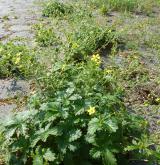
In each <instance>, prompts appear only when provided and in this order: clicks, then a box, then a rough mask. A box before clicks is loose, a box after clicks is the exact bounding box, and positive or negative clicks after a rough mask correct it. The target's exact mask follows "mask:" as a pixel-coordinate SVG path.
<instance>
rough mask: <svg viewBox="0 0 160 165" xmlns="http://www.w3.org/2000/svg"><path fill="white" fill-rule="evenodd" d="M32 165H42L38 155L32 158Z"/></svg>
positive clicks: (41, 159) (41, 158) (40, 157)
mask: <svg viewBox="0 0 160 165" xmlns="http://www.w3.org/2000/svg"><path fill="white" fill-rule="evenodd" d="M33 165H44V164H43V157H42V156H41V155H39V154H36V155H35V156H34V157H33Z"/></svg>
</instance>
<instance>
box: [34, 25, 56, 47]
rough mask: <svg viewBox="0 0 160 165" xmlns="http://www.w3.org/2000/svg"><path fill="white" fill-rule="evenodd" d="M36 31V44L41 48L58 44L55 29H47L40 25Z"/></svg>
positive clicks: (36, 27)
mask: <svg viewBox="0 0 160 165" xmlns="http://www.w3.org/2000/svg"><path fill="white" fill-rule="evenodd" d="M35 29H36V34H35V38H36V42H37V43H38V44H39V45H40V46H41V47H46V46H53V45H54V44H55V43H56V41H57V40H56V35H55V33H54V30H53V28H51V27H45V26H44V25H42V24H38V25H37V26H35Z"/></svg>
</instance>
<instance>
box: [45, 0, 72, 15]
mask: <svg viewBox="0 0 160 165" xmlns="http://www.w3.org/2000/svg"><path fill="white" fill-rule="evenodd" d="M72 12H73V10H72V7H71V6H70V5H66V4H64V3H62V2H58V1H50V2H49V3H47V4H46V5H45V7H44V9H43V16H45V17H50V16H52V17H59V18H60V17H62V16H65V15H67V14H70V13H72Z"/></svg>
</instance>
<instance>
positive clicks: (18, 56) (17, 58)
mask: <svg viewBox="0 0 160 165" xmlns="http://www.w3.org/2000/svg"><path fill="white" fill-rule="evenodd" d="M20 56H21V53H17V54H16V59H15V64H18V63H19V62H20V60H21V57H20Z"/></svg>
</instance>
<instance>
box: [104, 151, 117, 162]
mask: <svg viewBox="0 0 160 165" xmlns="http://www.w3.org/2000/svg"><path fill="white" fill-rule="evenodd" d="M103 164H104V165H117V160H116V158H115V156H114V154H113V153H112V152H111V151H109V150H108V149H106V151H105V152H104V153H103Z"/></svg>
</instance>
